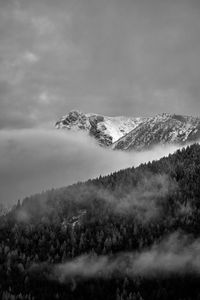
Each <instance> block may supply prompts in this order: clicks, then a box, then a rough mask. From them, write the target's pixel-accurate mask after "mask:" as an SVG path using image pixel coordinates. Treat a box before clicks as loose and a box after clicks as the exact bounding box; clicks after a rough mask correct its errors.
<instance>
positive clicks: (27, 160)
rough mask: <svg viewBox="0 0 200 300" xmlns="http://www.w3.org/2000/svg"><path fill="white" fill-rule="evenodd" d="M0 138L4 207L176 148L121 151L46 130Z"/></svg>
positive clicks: (85, 138)
mask: <svg viewBox="0 0 200 300" xmlns="http://www.w3.org/2000/svg"><path fill="white" fill-rule="evenodd" d="M0 141H1V143H0V203H3V204H4V205H5V206H9V205H11V204H13V203H15V202H16V201H17V200H18V199H22V198H24V197H25V196H29V195H31V194H34V193H36V192H41V191H44V190H47V189H51V188H57V187H61V186H67V185H69V184H72V183H75V182H77V181H84V180H87V179H89V178H94V177H97V176H99V175H100V174H101V175H105V174H109V173H111V172H113V171H117V170H119V169H123V168H127V167H131V166H138V165H139V164H140V163H143V162H147V161H151V160H155V159H159V158H160V157H162V156H166V155H168V154H169V153H172V152H174V151H175V150H176V149H177V147H176V146H173V145H172V146H159V147H156V148H154V149H152V150H150V151H146V152H130V153H125V152H120V151H113V150H110V149H104V148H101V147H99V145H97V144H96V142H95V141H94V140H93V139H92V138H90V137H88V136H86V135H84V134H82V133H81V134H80V133H75V132H68V131H66V130H63V131H61V130H60V131H57V130H46V129H41V130H40V129H21V130H1V131H0Z"/></svg>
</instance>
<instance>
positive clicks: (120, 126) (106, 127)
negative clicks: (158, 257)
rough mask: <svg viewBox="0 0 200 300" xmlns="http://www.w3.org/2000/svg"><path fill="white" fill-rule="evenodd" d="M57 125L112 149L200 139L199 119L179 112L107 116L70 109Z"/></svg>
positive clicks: (146, 147)
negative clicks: (75, 131) (85, 135)
mask: <svg viewBox="0 0 200 300" xmlns="http://www.w3.org/2000/svg"><path fill="white" fill-rule="evenodd" d="M56 128H58V129H60V128H67V129H69V130H83V131H86V132H88V133H89V134H90V135H91V136H93V137H94V138H95V139H96V140H97V141H98V142H99V144H100V145H102V146H106V147H111V148H112V149H113V150H126V151H130V150H137V151H140V150H144V149H148V148H151V147H152V146H154V145H158V144H167V143H168V144H172V143H173V144H180V145H184V144H187V143H190V142H195V141H197V140H198V139H199V138H200V118H197V117H190V116H182V115H176V114H167V113H163V114H159V115H156V116H154V117H137V118H136V117H123V116H119V117H106V116H102V115H98V114H90V113H88V114H83V113H82V112H78V111H71V112H70V113H69V114H68V115H66V116H64V117H62V118H61V119H60V120H59V121H58V122H57V123H56Z"/></svg>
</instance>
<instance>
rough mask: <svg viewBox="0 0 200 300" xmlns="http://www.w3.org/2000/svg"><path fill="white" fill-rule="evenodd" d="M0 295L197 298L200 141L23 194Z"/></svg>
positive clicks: (2, 257)
mask: <svg viewBox="0 0 200 300" xmlns="http://www.w3.org/2000/svg"><path fill="white" fill-rule="evenodd" d="M11 188H12V187H11ZM0 298H1V299H2V300H7V299H29V300H33V299H35V300H36V299H48V300H49V299H71V300H73V299H80V300H81V299H87V300H90V299H91V300H95V299H96V300H100V299H104V300H112V299H113V300H143V299H144V300H160V299H163V300H167V299H170V300H191V299H200V146H199V145H198V144H195V145H192V146H190V147H187V148H184V149H183V150H178V151H177V152H176V153H175V154H172V155H169V156H168V157H164V158H162V159H160V160H159V161H153V162H152V163H147V164H142V165H140V166H139V167H137V168H129V169H126V170H121V171H119V172H116V173H113V174H111V175H109V176H106V177H99V178H97V179H95V180H89V181H87V182H85V183H77V184H75V185H72V186H68V187H66V188H61V189H56V190H50V191H47V192H43V193H41V194H37V195H34V196H31V197H27V198H26V199H24V200H23V201H22V202H20V201H18V203H17V205H16V206H15V207H13V209H12V210H11V211H10V212H9V213H7V214H6V215H3V216H1V218H0Z"/></svg>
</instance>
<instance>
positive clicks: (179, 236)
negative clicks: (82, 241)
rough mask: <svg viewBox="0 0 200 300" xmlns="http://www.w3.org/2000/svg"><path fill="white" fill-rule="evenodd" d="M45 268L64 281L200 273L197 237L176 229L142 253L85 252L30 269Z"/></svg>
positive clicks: (58, 279) (38, 270)
mask: <svg viewBox="0 0 200 300" xmlns="http://www.w3.org/2000/svg"><path fill="white" fill-rule="evenodd" d="M43 269H48V272H47V273H46V274H47V277H48V278H49V279H53V280H57V281H59V282H61V283H64V282H66V281H68V280H71V279H72V278H77V279H79V280H81V279H87V278H97V277H98V278H106V277H111V276H115V275H119V276H123V277H124V276H129V277H135V276H142V277H146V278H150V277H157V276H170V275H171V274H179V275H184V274H200V239H199V238H198V239H194V238H193V237H192V236H189V235H186V234H183V233H180V232H175V233H173V234H171V235H169V236H168V237H166V238H164V239H163V240H162V241H161V242H159V243H157V244H154V245H153V246H151V247H150V248H149V249H146V250H142V251H141V252H122V253H118V254H116V255H112V256H97V255H96V254H94V253H93V254H87V255H82V256H79V257H76V258H74V259H72V260H68V261H67V262H65V263H62V264H57V265H45V264H39V265H37V264H35V265H32V267H31V268H30V270H29V271H30V272H36V273H37V272H40V271H41V270H43Z"/></svg>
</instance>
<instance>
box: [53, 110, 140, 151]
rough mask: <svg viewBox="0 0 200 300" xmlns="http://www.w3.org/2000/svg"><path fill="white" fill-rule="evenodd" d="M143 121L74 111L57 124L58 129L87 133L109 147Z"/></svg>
mask: <svg viewBox="0 0 200 300" xmlns="http://www.w3.org/2000/svg"><path fill="white" fill-rule="evenodd" d="M143 120H144V118H130V117H124V116H118V117H107V116H102V115H99V114H94V113H87V114H84V113H82V112H80V111H76V110H73V111H70V112H69V114H67V115H65V116H63V117H62V118H61V119H60V120H59V121H58V122H57V123H56V128H58V129H60V128H66V129H70V130H84V131H87V132H88V133H89V134H90V135H91V136H94V137H95V138H96V139H97V140H98V141H99V143H100V144H101V145H106V146H109V145H112V144H113V143H114V142H116V141H117V140H118V139H120V138H121V137H122V136H124V135H125V134H127V133H128V132H130V131H131V130H133V129H134V128H136V127H137V126H138V125H139V124H141V123H142V122H143Z"/></svg>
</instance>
